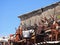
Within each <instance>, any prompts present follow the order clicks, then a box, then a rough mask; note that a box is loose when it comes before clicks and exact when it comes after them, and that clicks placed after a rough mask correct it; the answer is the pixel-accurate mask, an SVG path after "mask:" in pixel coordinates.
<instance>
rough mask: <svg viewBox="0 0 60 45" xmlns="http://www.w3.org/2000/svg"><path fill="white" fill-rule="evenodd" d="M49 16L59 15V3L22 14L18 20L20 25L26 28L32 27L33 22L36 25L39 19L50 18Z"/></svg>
mask: <svg viewBox="0 0 60 45" xmlns="http://www.w3.org/2000/svg"><path fill="white" fill-rule="evenodd" d="M49 15H55V16H57V15H60V2H57V3H55V4H52V5H49V6H46V7H44V8H40V9H37V10H34V11H32V12H29V13H26V14H23V15H21V16H18V18H20V20H21V25H24V24H25V25H26V26H27V27H28V26H30V25H31V26H33V25H34V23H35V22H36V24H37V25H38V22H39V21H40V19H41V17H47V18H50V16H49ZM58 17H59V16H58Z"/></svg>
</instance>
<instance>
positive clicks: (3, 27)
mask: <svg viewBox="0 0 60 45" xmlns="http://www.w3.org/2000/svg"><path fill="white" fill-rule="evenodd" d="M58 1H60V0H0V36H6V35H9V34H13V33H15V27H16V28H17V27H18V26H19V25H20V19H19V18H18V16H19V15H21V14H25V13H27V12H31V11H33V10H37V9H39V8H42V7H45V6H48V5H50V4H53V3H55V2H58Z"/></svg>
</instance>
